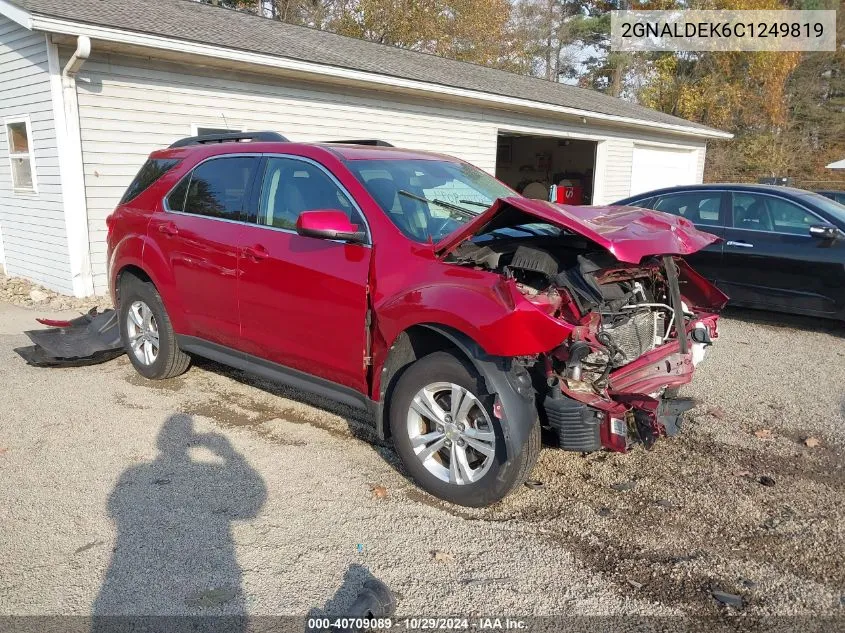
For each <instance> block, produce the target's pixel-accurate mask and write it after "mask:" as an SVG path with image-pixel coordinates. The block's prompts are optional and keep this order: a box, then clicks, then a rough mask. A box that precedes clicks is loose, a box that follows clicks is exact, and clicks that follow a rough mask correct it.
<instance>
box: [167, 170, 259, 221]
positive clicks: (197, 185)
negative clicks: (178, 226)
mask: <svg viewBox="0 0 845 633" xmlns="http://www.w3.org/2000/svg"><path fill="white" fill-rule="evenodd" d="M257 168H258V157H256V156H232V157H230V158H229V157H223V158H215V159H213V160H209V161H206V162H204V163H202V164H201V165H200V166H199V167H197V168H196V169H194V171H193V172H191V175H190V178H187V179H185V180H183V181H182V182H181V183H179V184H178V185H177V186H176V188H175V189H174V190H173V191H172V192H171V193H170V195H169V196H168V198H167V204H168V206H169V207H170V209H172V210H173V211H183V212H184V213H191V214H194V215H205V216H208V217H213V218H222V219H225V220H243V219H246V215H247V213H246V211H247V209H246V206H247V200H248V198H249V193H250V188H251V187H252V181H253V179H254V178H255V172H256V171H257ZM183 200H184V205H183V204H181V202H182V201H183Z"/></svg>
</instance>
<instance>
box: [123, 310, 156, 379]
mask: <svg viewBox="0 0 845 633" xmlns="http://www.w3.org/2000/svg"><path fill="white" fill-rule="evenodd" d="M126 335H127V337H128V338H129V347H130V348H131V349H132V353H133V354H134V355H135V358H136V359H138V362H140V363H141V364H142V365H152V364H153V363H154V362H155V361H156V358H158V352H159V334H158V323H156V319H155V316H154V315H153V311H152V310H151V309H150V307H149V306H148V305H147V304H146V303H144V302H143V301H134V302H133V303H132V305H130V306H129V312H128V314H127V320H126Z"/></svg>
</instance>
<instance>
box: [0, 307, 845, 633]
mask: <svg viewBox="0 0 845 633" xmlns="http://www.w3.org/2000/svg"><path fill="white" fill-rule="evenodd" d="M36 314H41V313H40V312H39V313H37V312H36V311H35V310H33V309H28V308H22V307H16V306H11V305H9V304H3V303H0V384H2V385H3V389H2V391H0V417H2V418H3V420H2V424H0V499H3V503H2V506H0V528H2V529H0V560H2V561H3V573H2V574H1V575H0V615H3V614H6V615H9V614H90V613H127V612H135V613H138V612H142V613H148V612H157V613H189V614H197V613H199V614H218V613H224V614H225V613H249V614H260V615H271V614H298V615H304V614H305V613H311V614H322V613H326V612H333V611H334V612H337V611H339V610H342V609H343V608H345V607H346V606H347V605H348V604H349V603H350V602H351V600H352V599H354V597H355V594H356V592H357V591H358V589H360V587H361V584H362V583H363V581H364V580H365V579H366V578H367V577H369V576H370V575H374V576H376V577H378V578H380V579H382V580H384V581H385V582H386V583H387V584H388V586H390V587H391V588H392V589H393V590H394V591H395V592H396V593H397V595H398V598H399V600H398V608H399V612H400V613H403V614H417V615H445V614H453V615H455V614H463V615H478V614H492V615H499V616H505V615H528V614H558V615H561V614H565V615H605V616H608V615H642V616H654V615H663V616H677V615H678V614H683V615H692V616H701V615H704V616H710V615H712V616H716V617H719V618H727V616H741V617H740V618H738V619H737V618H734V619H731V618H727V619H726V620H725V621H729V622H734V621H738V620H739V621H747V620H748V618H755V617H761V616H790V617H791V616H813V617H817V616H834V617H838V618H845V467H844V466H845V459H843V457H844V456H845V328H843V327H842V326H837V325H834V324H830V323H823V322H821V323H820V322H817V321H814V320H811V319H797V318H787V317H780V316H774V315H766V314H762V313H754V312H729V313H728V314H727V315H726V316H725V318H723V320H722V322H721V332H720V334H721V336H720V338H719V340H718V342H717V344H716V345H715V346H714V347H713V348H712V349H711V351H710V354H709V357H708V358H707V359H706V361H705V363H704V364H703V365H702V366H701V367H700V368H699V371H698V373H697V375H696V380H695V382H694V384H692V385H691V386H689V387H686V388H685V389H684V391H683V394H682V395H686V396H689V397H693V398H695V399H696V400H697V401H698V405H697V406H696V408H695V409H694V410H693V411H692V412H691V415H690V416H689V419H688V422H687V423H686V424H685V426H684V428H683V432H682V434H681V435H680V436H678V437H676V438H671V439H664V440H661V441H660V442H658V443H657V445H656V446H655V447H654V448H653V450H651V451H645V450H643V449H636V450H634V451H632V452H630V453H629V454H626V455H617V454H609V453H596V454H591V455H587V456H581V455H578V454H573V453H565V452H562V451H560V450H556V449H553V448H545V449H544V450H543V451H542V453H541V456H540V460H539V463H538V466H537V468H536V471H535V472H534V474H533V476H532V478H533V479H535V480H537V481H539V482H541V483H542V485H541V486H539V487H536V488H527V487H526V488H524V489H521V490H520V491H519V492H518V493H517V494H514V495H512V496H510V497H508V498H507V499H506V500H505V501H504V502H502V503H500V504H499V505H497V506H495V507H493V508H489V509H484V510H468V509H465V508H459V507H455V506H451V505H449V504H446V503H443V502H440V501H438V500H436V499H434V498H432V497H430V496H428V495H426V494H425V493H422V492H421V491H420V490H419V489H417V488H416V487H415V486H414V485H413V483H412V482H410V481H409V480H408V479H407V478H406V477H405V476H404V474H403V473H402V471H401V468H400V467H399V465H398V464H397V462H396V458H395V456H394V454H393V453H392V451H391V450H390V448H389V447H384V446H377V445H373V444H371V443H369V442H367V441H365V440H364V439H362V438H364V437H365V436H366V431H365V427H364V425H363V424H362V420H361V419H360V418H359V417H357V414H354V413H352V412H351V411H347V410H344V409H342V408H338V407H337V406H335V405H331V404H329V403H325V402H320V401H317V400H315V399H314V398H313V397H307V396H305V395H303V394H299V393H293V392H290V391H288V390H285V389H281V388H279V387H276V386H273V385H270V384H268V383H266V382H263V381H261V380H256V379H253V378H250V377H248V376H246V375H244V374H242V373H240V372H237V371H233V370H229V369H226V368H223V367H221V366H219V365H216V364H214V363H211V362H207V361H197V362H196V363H195V365H194V366H193V367H192V368H191V369H190V371H189V372H188V373H187V374H186V375H184V376H182V377H179V378H176V379H174V380H170V381H164V382H148V381H145V380H144V379H142V378H140V377H139V376H137V375H136V374H135V373H134V371H133V369H132V367H131V365H130V364H129V362H128V360H127V359H126V358H125V357H124V358H120V359H118V360H116V361H112V362H110V363H106V364H103V365H100V366H96V367H90V368H76V369H59V370H47V369H35V368H30V367H27V366H26V365H25V364H24V363H23V361H22V360H21V359H20V358H19V357H17V355H15V354H14V352H13V351H12V350H13V348H14V347H16V346H20V345H23V344H25V343H26V339H25V337H24V336H23V335H22V334H21V332H22V331H23V330H24V329H28V328H30V327H33V326H34V321H33V320H32V319H33V318H34V316H36ZM375 486H383V487H384V488H385V490H386V494H384V495H381V494H379V493H378V492H379V490H377V491H376V492H375V493H374V491H373V488H374V487H375ZM714 592H724V593H727V594H733V595H734V596H738V597H739V599H740V600H741V605H740V604H739V603H735V605H736V606H726V605H724V604H723V603H721V602H719V601H718V600H717V599H716V598H715V597H714ZM838 624H843V621H842V620H838Z"/></svg>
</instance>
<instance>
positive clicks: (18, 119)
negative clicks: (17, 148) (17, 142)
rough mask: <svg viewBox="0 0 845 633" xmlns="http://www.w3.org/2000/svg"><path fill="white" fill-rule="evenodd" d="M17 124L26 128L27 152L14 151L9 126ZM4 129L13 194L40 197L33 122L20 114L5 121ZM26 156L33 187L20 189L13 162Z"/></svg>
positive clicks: (27, 116) (25, 115)
mask: <svg viewBox="0 0 845 633" xmlns="http://www.w3.org/2000/svg"><path fill="white" fill-rule="evenodd" d="M15 123H23V124H24V127H25V128H26V144H27V151H26V152H14V151H12V135H11V134H9V126H10V125H14V124H15ZM3 129H5V130H6V148H7V149H8V150H9V170H10V172H11V173H10V174H9V176H10V177H11V180H12V193H13V194H18V195H28V194H29V195H32V194H34V195H38V173H37V172H36V168H35V141H34V139H33V138H32V121H30V120H29V115H28V114H19V115H17V116H13V117H9V118H8V119H3ZM24 156H25V157H26V159H27V161H29V176H30V178H31V179H32V186H31V187H18V186H16V185H15V167H14V164H13V163H12V160H14V159H15V158H18V159H20V158H22V157H24Z"/></svg>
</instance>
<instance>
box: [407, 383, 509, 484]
mask: <svg viewBox="0 0 845 633" xmlns="http://www.w3.org/2000/svg"><path fill="white" fill-rule="evenodd" d="M408 435H409V437H410V440H411V447H412V449H413V451H414V453H415V454H416V456H417V458H418V459H419V460H420V461H421V462H422V464H423V466H425V468H426V470H428V471H429V472H430V473H431V474H432V475H434V476H435V477H437V478H438V479H440V480H442V481H446V482H449V483H452V484H457V485H466V484H471V483H474V482H476V481H478V480H479V479H481V478H482V477H483V476H484V475H485V474H487V471H489V470H490V466H491V465H492V464H493V461H494V458H495V455H496V434H495V432H494V431H493V424H492V422H491V420H490V417H489V415H488V413H487V410H486V409H485V408H484V406H483V405H482V404H481V402H480V401H479V400H478V398H477V397H476V396H475V395H474V394H472V393H471V392H470V391H469V390H467V389H465V388H463V387H461V386H460V385H456V384H454V383H451V382H435V383H431V384H429V385H426V386H425V387H423V388H422V389H420V390H419V391H418V392H417V393H416V395H415V396H414V398H413V400H412V401H411V406H410V409H409V411H408Z"/></svg>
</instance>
